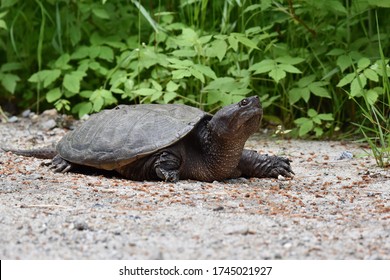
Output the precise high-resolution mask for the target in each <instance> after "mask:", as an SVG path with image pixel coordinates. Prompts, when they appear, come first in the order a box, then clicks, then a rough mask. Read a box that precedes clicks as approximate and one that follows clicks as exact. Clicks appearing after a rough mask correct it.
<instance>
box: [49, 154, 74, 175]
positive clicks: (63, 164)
mask: <svg viewBox="0 0 390 280" xmlns="http://www.w3.org/2000/svg"><path fill="white" fill-rule="evenodd" d="M72 167H73V165H72V163H70V162H69V161H67V160H65V159H63V158H62V157H61V156H59V155H56V156H55V157H54V158H53V160H52V161H51V166H50V169H52V170H53V171H54V172H56V173H66V172H68V171H69V170H71V169H72Z"/></svg>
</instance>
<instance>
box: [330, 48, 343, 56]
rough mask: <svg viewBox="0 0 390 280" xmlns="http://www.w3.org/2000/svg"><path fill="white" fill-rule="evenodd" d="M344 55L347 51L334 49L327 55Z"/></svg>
mask: <svg viewBox="0 0 390 280" xmlns="http://www.w3.org/2000/svg"><path fill="white" fill-rule="evenodd" d="M342 54H345V50H343V49H332V50H331V51H329V52H328V53H327V54H326V55H335V56H339V55H342Z"/></svg>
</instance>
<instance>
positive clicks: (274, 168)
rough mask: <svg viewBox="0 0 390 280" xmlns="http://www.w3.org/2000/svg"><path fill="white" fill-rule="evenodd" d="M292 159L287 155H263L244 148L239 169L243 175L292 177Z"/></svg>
mask: <svg viewBox="0 0 390 280" xmlns="http://www.w3.org/2000/svg"><path fill="white" fill-rule="evenodd" d="M290 162H291V160H289V159H288V158H285V157H279V156H269V155H261V154H258V153H257V152H256V151H252V150H246V149H244V150H243V152H242V155H241V159H240V163H239V164H238V169H239V171H240V173H241V176H244V177H257V178H266V177H270V178H278V176H279V175H282V176H284V177H292V176H293V175H294V172H293V171H292V169H291V165H290Z"/></svg>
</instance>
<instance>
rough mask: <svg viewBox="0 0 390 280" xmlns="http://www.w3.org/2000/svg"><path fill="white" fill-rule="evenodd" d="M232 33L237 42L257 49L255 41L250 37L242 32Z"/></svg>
mask: <svg viewBox="0 0 390 280" xmlns="http://www.w3.org/2000/svg"><path fill="white" fill-rule="evenodd" d="M232 35H233V36H234V37H235V38H236V39H237V41H238V42H240V43H241V44H243V45H245V46H247V47H249V48H251V49H257V50H258V49H259V48H258V47H257V45H256V43H255V42H253V41H252V40H251V39H249V38H247V37H246V36H245V35H244V34H242V33H232Z"/></svg>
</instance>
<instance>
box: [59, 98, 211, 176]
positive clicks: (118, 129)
mask: <svg viewBox="0 0 390 280" xmlns="http://www.w3.org/2000/svg"><path fill="white" fill-rule="evenodd" d="M207 116H208V117H210V118H211V116H210V115H208V114H206V113H205V112H203V111H201V110H199V109H197V108H194V107H190V106H186V105H180V104H165V105H160V104H148V105H119V106H117V107H116V108H114V109H111V110H104V111H102V112H100V113H97V114H94V115H92V116H91V117H90V118H89V119H88V121H86V122H85V123H83V124H82V125H81V126H80V127H78V128H77V129H75V130H74V131H71V132H69V133H68V134H66V135H65V136H64V137H63V138H62V139H61V141H60V142H59V143H58V145H57V152H58V153H59V155H60V156H61V157H62V158H64V159H66V160H67V161H69V162H72V163H76V164H80V165H87V166H92V167H96V168H100V169H106V170H112V169H115V168H119V167H121V166H124V165H127V164H129V163H132V162H134V161H135V160H137V159H138V158H141V157H143V156H146V155H149V154H152V153H154V152H156V151H157V150H160V149H162V148H165V147H168V146H170V145H172V144H174V143H176V142H177V141H179V140H180V139H182V138H183V137H184V136H185V135H187V134H188V133H189V132H190V131H191V130H192V129H193V128H194V127H195V125H196V124H197V123H198V122H199V121H200V120H201V119H203V118H205V117H207Z"/></svg>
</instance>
